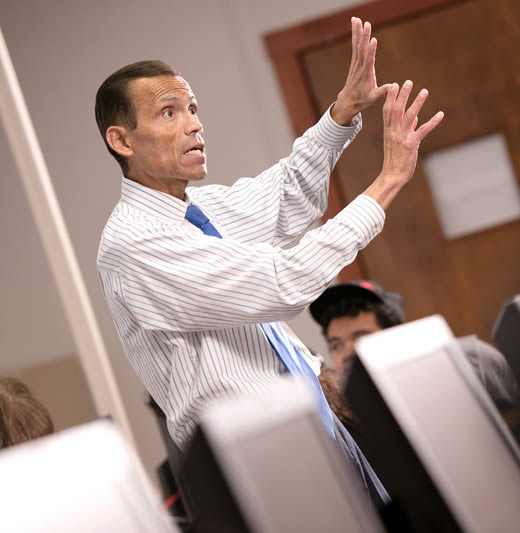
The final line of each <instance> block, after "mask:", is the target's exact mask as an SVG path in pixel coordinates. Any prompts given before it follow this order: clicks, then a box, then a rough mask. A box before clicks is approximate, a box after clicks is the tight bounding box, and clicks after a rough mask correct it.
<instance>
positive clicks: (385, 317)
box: [320, 298, 403, 336]
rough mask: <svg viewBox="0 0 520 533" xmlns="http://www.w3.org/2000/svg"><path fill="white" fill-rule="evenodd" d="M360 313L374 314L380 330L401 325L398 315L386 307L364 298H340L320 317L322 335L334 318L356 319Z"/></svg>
mask: <svg viewBox="0 0 520 533" xmlns="http://www.w3.org/2000/svg"><path fill="white" fill-rule="evenodd" d="M360 313H374V315H375V317H376V321H377V324H378V325H379V327H380V328H381V329H386V328H391V327H393V326H397V325H399V324H402V323H403V321H402V320H401V318H400V317H399V315H398V314H397V313H396V312H395V311H394V310H393V309H392V308H391V307H390V306H388V305H386V304H384V303H380V302H373V301H369V300H366V299H364V298H342V299H340V300H338V301H337V302H334V303H331V304H330V305H329V306H328V307H327V308H326V309H325V310H324V311H323V314H322V315H321V317H320V324H321V327H322V332H323V335H325V336H326V334H327V329H328V327H329V324H330V323H331V321H332V320H334V319H335V318H340V317H342V316H349V317H356V316H358V315H359V314H360Z"/></svg>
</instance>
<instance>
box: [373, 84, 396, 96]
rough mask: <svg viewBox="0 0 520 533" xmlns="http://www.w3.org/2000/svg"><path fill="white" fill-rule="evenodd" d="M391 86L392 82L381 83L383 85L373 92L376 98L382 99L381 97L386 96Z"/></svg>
mask: <svg viewBox="0 0 520 533" xmlns="http://www.w3.org/2000/svg"><path fill="white" fill-rule="evenodd" d="M391 88H392V84H391V83H385V84H384V85H381V87H377V88H376V89H375V90H374V92H373V95H374V100H380V99H381V98H383V97H385V96H386V94H387V93H388V91H389V90H390V89H391Z"/></svg>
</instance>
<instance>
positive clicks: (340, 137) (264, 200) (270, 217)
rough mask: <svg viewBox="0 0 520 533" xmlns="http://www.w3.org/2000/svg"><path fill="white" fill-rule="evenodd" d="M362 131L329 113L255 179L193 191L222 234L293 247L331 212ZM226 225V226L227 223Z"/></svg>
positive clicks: (356, 119)
mask: <svg viewBox="0 0 520 533" xmlns="http://www.w3.org/2000/svg"><path fill="white" fill-rule="evenodd" d="M361 127H362V120H361V115H360V114H358V115H356V116H355V117H354V119H353V121H352V125H351V126H340V125H339V124H336V122H334V120H333V119H332V116H331V114H330V109H329V110H327V111H326V113H325V114H324V115H323V116H322V117H321V119H320V120H319V121H318V123H317V124H316V125H314V126H313V127H311V128H309V129H308V130H307V131H306V132H305V133H304V134H303V135H302V136H301V137H299V138H298V139H296V141H295V142H294V145H293V149H292V152H291V154H290V155H289V156H288V157H286V158H284V159H282V160H280V161H279V162H278V163H277V164H275V165H273V166H272V167H271V168H269V169H267V170H265V171H264V172H262V173H261V174H260V175H258V176H257V177H256V178H241V179H239V180H238V181H237V182H235V184H234V185H232V186H231V187H224V186H219V185H209V186H206V187H201V188H195V189H192V191H193V197H194V200H195V202H196V203H199V204H201V205H204V206H209V207H210V209H211V214H212V217H211V218H212V220H216V221H219V222H221V227H222V230H223V233H224V234H225V235H226V236H228V237H230V238H236V239H238V240H240V241H242V242H246V243H250V244H254V243H259V242H268V243H270V244H272V245H273V246H282V247H285V246H289V245H292V244H294V243H295V242H297V240H298V239H299V238H300V237H301V236H302V235H303V233H304V232H305V231H306V230H307V229H308V228H309V226H310V225H311V224H312V223H314V222H315V221H316V220H317V219H319V218H320V217H321V216H322V215H323V213H324V212H325V210H326V209H327V202H328V194H329V178H330V175H331V173H332V171H333V169H334V166H335V165H336V162H337V160H338V158H339V157H340V155H341V154H342V153H343V150H345V148H346V147H347V146H349V144H350V143H351V142H352V141H353V140H354V139H355V137H356V135H357V134H358V133H359V131H360V130H361ZM222 221H224V222H222Z"/></svg>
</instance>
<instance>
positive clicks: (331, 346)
mask: <svg viewBox="0 0 520 533" xmlns="http://www.w3.org/2000/svg"><path fill="white" fill-rule="evenodd" d="M342 349H343V343H342V342H333V343H331V344H329V350H330V351H331V352H339V351H340V350H342Z"/></svg>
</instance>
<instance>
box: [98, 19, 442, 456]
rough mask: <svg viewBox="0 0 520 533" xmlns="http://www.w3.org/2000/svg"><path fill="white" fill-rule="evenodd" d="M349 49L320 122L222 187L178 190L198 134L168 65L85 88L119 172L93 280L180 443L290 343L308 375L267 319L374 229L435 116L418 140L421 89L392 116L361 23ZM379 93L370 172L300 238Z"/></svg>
mask: <svg viewBox="0 0 520 533" xmlns="http://www.w3.org/2000/svg"><path fill="white" fill-rule="evenodd" d="M352 45H353V51H352V61H351V66H350V70H349V73H348V76H347V80H346V83H345V86H344V87H343V89H342V90H341V91H340V92H339V94H338V98H337V100H336V102H335V103H334V104H333V105H332V106H331V108H330V109H329V110H328V111H327V112H326V113H325V115H324V116H323V117H322V118H321V119H320V121H319V122H318V123H317V124H316V125H315V126H314V127H312V128H310V129H309V130H308V131H307V132H306V133H305V134H304V135H303V136H302V137H300V138H299V139H297V140H296V141H295V143H294V146H293V151H292V153H291V154H290V155H289V156H288V157H287V158H285V159H282V160H281V161H280V162H279V163H278V164H276V165H274V166H273V167H271V168H269V169H268V170H266V171H265V172H263V173H261V174H260V175H259V176H257V177H256V178H255V179H251V178H242V179H240V180H238V181H237V182H236V183H235V184H234V185H233V186H231V187H223V186H212V185H208V186H206V187H197V188H193V187H187V185H188V182H189V181H201V180H203V179H204V178H205V177H206V174H207V167H206V149H205V144H204V137H203V129H202V124H201V122H200V121H199V118H198V114H197V113H198V103H197V100H196V98H195V95H194V94H193V92H192V90H191V88H190V86H189V85H188V83H187V82H186V80H184V79H183V78H182V77H180V76H179V75H178V74H177V73H176V72H175V71H173V70H172V69H170V68H169V67H168V66H167V65H165V64H164V63H162V62H157V61H152V62H140V63H136V64H133V65H129V66H127V67H124V68H122V69H120V70H119V71H117V72H115V73H114V74H112V75H111V76H110V77H109V78H107V80H105V82H104V83H103V84H102V85H101V87H100V89H99V90H98V94H97V97H96V119H97V122H98V126H99V129H100V132H101V134H102V136H103V139H104V140H105V143H106V145H107V147H108V149H109V151H110V152H111V154H112V155H113V156H114V157H115V158H116V159H117V160H118V162H119V163H120V165H121V167H122V170H123V174H124V177H123V185H122V194H121V200H120V202H119V203H118V204H117V206H116V207H115V209H114V211H113V213H112V215H111V216H110V219H109V220H108V222H107V224H106V226H105V229H104V231H103V235H102V238H101V242H100V248H99V254H98V271H99V275H100V278H101V282H102V284H103V289H104V292H105V296H106V299H107V302H108V305H109V307H110V309H111V312H112V314H113V317H114V321H115V324H116V327H117V330H118V333H119V335H120V338H121V341H122V343H123V347H124V349H125V352H126V355H127V356H128V358H129V360H130V362H131V364H132V365H133V367H134V369H135V370H136V372H137V374H138V375H139V377H140V378H141V380H142V382H143V383H144V385H145V386H146V388H147V389H148V391H149V392H150V394H151V395H152V396H153V398H154V400H155V401H156V402H157V404H158V405H159V406H160V407H161V409H162V410H163V411H164V413H165V414H166V417H167V419H168V428H169V431H170V434H171V436H172V438H173V440H174V441H175V442H176V444H177V445H178V446H179V447H180V448H183V447H184V446H185V445H186V443H187V442H188V440H189V439H190V437H191V436H192V434H193V431H194V429H195V426H196V423H197V421H198V417H199V414H200V412H201V410H202V409H204V407H205V405H207V403H208V402H211V401H212V400H213V399H215V398H218V397H222V396H229V395H232V394H234V393H236V392H248V391H250V392H254V391H257V390H261V389H265V388H267V387H268V386H269V384H270V383H271V382H272V381H273V380H275V379H277V378H278V377H279V376H281V375H283V374H284V373H285V372H286V371H287V370H288V369H289V366H288V365H289V363H290V362H291V361H293V362H294V361H295V358H292V359H291V361H288V359H287V358H286V357H285V355H283V354H281V353H280V351H281V350H282V351H283V349H284V347H285V348H287V349H289V350H291V349H292V348H294V347H295V346H296V347H298V348H300V349H301V353H300V355H299V361H298V362H297V363H298V364H301V368H303V369H304V370H305V369H308V368H310V369H311V372H312V371H314V373H318V372H319V362H318V361H317V360H316V358H313V357H312V356H311V355H310V354H309V353H308V351H306V350H305V348H304V347H303V344H302V343H301V342H299V341H298V340H297V339H295V338H294V336H293V335H292V334H291V332H289V331H287V330H286V329H284V327H283V326H280V325H274V326H273V325H272V324H271V323H272V322H273V321H278V320H285V319H290V318H293V317H294V316H296V315H297V314H298V313H300V312H301V311H303V310H304V309H305V308H306V307H307V305H309V304H310V303H311V302H312V301H313V300H315V299H316V298H317V296H319V294H320V293H321V292H322V291H323V290H324V289H325V288H326V286H327V285H328V284H329V283H330V282H331V281H332V280H333V279H334V277H335V276H336V274H337V272H338V271H339V270H340V269H341V268H343V267H344V266H345V265H347V264H348V263H350V262H351V261H352V260H353V259H354V258H355V256H356V254H357V252H358V250H360V249H361V248H363V247H364V246H366V245H367V244H368V242H369V241H370V240H371V239H372V238H373V237H375V236H376V235H377V234H378V233H379V232H380V231H381V229H382V225H383V222H384V210H385V209H386V208H388V206H389V205H390V203H391V202H392V200H393V198H394V197H395V196H396V195H397V193H398V192H399V191H400V189H401V188H402V187H403V186H404V185H405V184H406V183H407V182H408V181H409V180H410V179H411V177H412V175H413V172H414V168H415V163H416V159H417V151H418V148H419V145H420V142H421V141H422V139H423V138H424V137H425V136H426V135H427V134H428V133H429V132H430V131H431V130H432V129H433V128H435V127H436V126H437V125H438V124H439V123H440V121H441V120H442V118H443V115H442V113H438V114H437V115H435V116H434V117H433V118H431V119H430V120H429V121H428V122H426V123H425V124H423V125H422V126H421V127H419V128H418V129H417V114H418V112H419V110H420V109H421V107H422V105H423V103H424V101H425V100H426V98H427V91H425V90H423V91H421V92H420V93H419V95H418V96H417V98H416V99H415V101H414V102H413V103H412V104H411V105H410V107H409V108H408V110H406V104H407V101H408V97H409V94H410V92H411V89H412V83H411V82H406V83H405V84H404V85H403V87H402V88H401V90H399V87H398V86H397V84H393V85H384V86H381V87H378V86H377V82H376V76H375V69H374V64H375V53H376V41H375V39H371V28H370V24H369V23H365V24H364V25H363V24H362V22H361V21H360V20H359V19H355V18H354V19H352ZM385 94H386V101H385V104H384V112H383V115H384V124H385V149H384V164H383V169H382V172H381V174H380V175H379V176H378V177H377V178H376V179H375V181H374V182H373V183H372V185H370V187H369V188H368V189H367V190H366V191H365V193H364V195H361V196H360V197H359V198H357V199H356V200H355V201H354V202H352V203H351V204H350V205H349V206H347V207H346V208H345V209H344V210H343V211H342V212H341V213H339V214H338V215H337V216H336V217H335V218H334V219H333V220H331V221H329V222H328V223H327V224H325V225H324V226H322V227H320V228H317V229H315V230H312V231H310V232H308V233H307V234H306V235H304V236H303V238H302V235H303V233H304V232H305V230H306V229H307V228H308V227H309V226H310V225H311V224H312V223H313V222H314V221H315V220H316V219H318V218H319V217H321V215H322V214H323V212H324V211H325V209H326V205H327V193H328V179H329V176H330V173H331V172H332V169H333V167H334V165H335V163H336V161H337V159H338V158H339V156H340V155H341V153H342V151H343V150H344V149H345V148H346V146H348V145H349V144H350V142H351V141H352V140H353V139H354V137H355V136H356V135H357V133H358V131H359V130H360V128H361V118H360V115H359V112H360V111H361V110H362V109H364V108H365V107H367V106H369V105H371V104H372V103H374V102H375V101H377V100H379V99H380V98H382V97H383V96H384V95H385ZM232 148H233V142H232V139H230V150H232ZM208 219H209V220H208ZM218 237H222V238H218ZM299 239H301V240H299ZM298 241H299V242H298ZM296 242H298V244H296V245H294V243H296ZM290 245H294V246H293V247H292V248H288V246H290ZM274 330H276V331H275V332H274V333H273V331H274ZM277 335H278V337H279V338H281V339H282V342H281V347H280V346H278V347H277V348H275V347H274V344H273V343H275V342H276V339H274V337H276V336H277ZM289 370H290V369H289ZM314 381H316V379H315V375H314Z"/></svg>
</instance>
